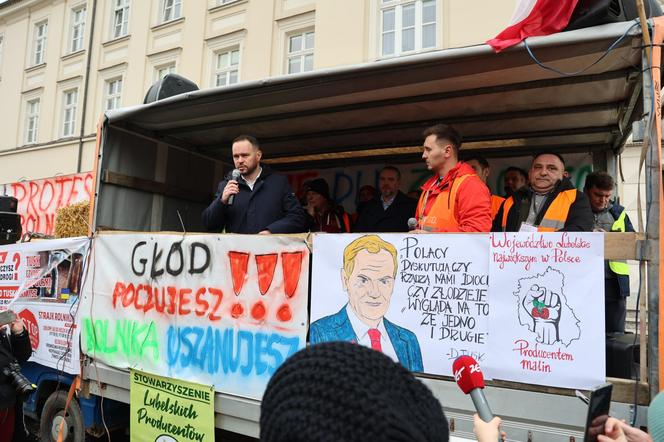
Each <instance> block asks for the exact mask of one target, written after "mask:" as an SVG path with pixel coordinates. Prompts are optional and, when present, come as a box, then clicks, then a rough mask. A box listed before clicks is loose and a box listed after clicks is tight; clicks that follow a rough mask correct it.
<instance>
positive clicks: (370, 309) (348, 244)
mask: <svg viewBox="0 0 664 442" xmlns="http://www.w3.org/2000/svg"><path fill="white" fill-rule="evenodd" d="M488 252H489V240H488V236H487V235H462V234H459V235H452V234H444V235H437V234H428V235H407V234H384V235H380V236H378V235H316V236H315V237H314V261H313V263H314V265H313V278H312V290H311V329H310V334H309V340H310V342H311V343H312V344H313V343H318V342H324V341H337V340H345V341H351V342H357V343H360V344H362V345H366V346H367V347H372V348H375V349H380V351H383V352H384V353H385V354H387V355H389V356H391V357H392V358H393V359H394V360H396V361H399V362H401V364H402V365H404V366H405V367H406V368H408V369H410V370H412V371H419V372H422V371H423V372H426V373H432V374H438V375H448V376H450V375H452V362H453V361H454V359H456V358H457V357H458V356H460V355H464V354H468V355H472V356H473V357H475V359H477V361H478V362H480V364H486V362H487V360H488V357H489V356H488V354H489V345H488V335H487V332H488V315H489V294H488V281H489V276H488V273H489V268H488V259H487V256H488ZM372 330H378V331H379V333H380V348H378V344H377V343H376V341H377V340H378V339H377V338H375V337H374V336H377V335H376V332H372ZM372 335H373V336H372Z"/></svg>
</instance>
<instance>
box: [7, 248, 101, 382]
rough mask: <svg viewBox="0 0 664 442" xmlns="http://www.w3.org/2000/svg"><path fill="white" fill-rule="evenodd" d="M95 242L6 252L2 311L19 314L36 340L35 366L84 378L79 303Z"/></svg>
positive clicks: (33, 340)
mask: <svg viewBox="0 0 664 442" xmlns="http://www.w3.org/2000/svg"><path fill="white" fill-rule="evenodd" d="M89 245H90V240H89V239H88V238H66V239H56V240H48V241H37V242H30V243H19V244H11V245H6V246H0V311H2V310H7V309H11V310H13V311H14V312H15V313H16V314H17V315H18V316H19V317H20V318H21V319H22V320H23V323H24V324H25V326H26V328H27V330H28V333H29V334H30V344H31V346H32V357H31V358H30V361H33V362H37V363H39V364H42V365H45V366H47V367H52V368H55V369H58V370H62V371H64V372H66V373H70V374H79V373H80V364H79V359H80V358H79V355H80V351H79V343H78V342H79V328H78V324H77V317H78V316H77V315H78V308H79V304H78V297H79V294H80V291H81V284H82V280H83V277H84V272H85V266H86V262H87V257H88V250H89Z"/></svg>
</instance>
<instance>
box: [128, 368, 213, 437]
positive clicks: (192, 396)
mask: <svg viewBox="0 0 664 442" xmlns="http://www.w3.org/2000/svg"><path fill="white" fill-rule="evenodd" d="M130 377H131V385H130V413H131V420H130V425H129V429H130V433H131V434H130V437H131V440H132V441H145V442H153V441H156V440H177V441H193V442H205V441H214V440H215V439H214V436H215V435H214V389H213V388H212V387H211V386H205V385H198V384H194V383H190V382H185V381H179V380H176V379H170V378H164V377H161V376H154V375H151V374H149V373H143V372H140V371H137V370H131V373H130ZM164 436H168V437H170V438H165V437H164Z"/></svg>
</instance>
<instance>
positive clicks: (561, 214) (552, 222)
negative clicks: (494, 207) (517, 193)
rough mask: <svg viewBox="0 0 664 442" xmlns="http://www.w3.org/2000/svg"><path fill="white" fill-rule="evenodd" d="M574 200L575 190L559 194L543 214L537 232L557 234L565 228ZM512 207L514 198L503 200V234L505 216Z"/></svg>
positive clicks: (505, 226) (505, 221) (505, 225)
mask: <svg viewBox="0 0 664 442" xmlns="http://www.w3.org/2000/svg"><path fill="white" fill-rule="evenodd" d="M575 200H576V189H570V190H564V191H562V192H560V193H559V194H558V195H557V196H556V198H555V199H554V200H553V201H552V202H551V205H549V207H548V209H547V210H546V212H545V213H544V217H543V218H542V221H541V222H540V223H539V226H537V230H538V231H539V232H557V231H558V230H562V228H563V227H565V222H566V221H567V216H568V215H569V209H570V207H571V206H572V204H573V203H574V201H575ZM513 205H514V197H509V198H507V199H506V200H505V203H504V205H503V219H502V223H501V226H502V228H503V232H504V231H505V229H506V228H507V215H509V213H510V209H511V208H512V206H513Z"/></svg>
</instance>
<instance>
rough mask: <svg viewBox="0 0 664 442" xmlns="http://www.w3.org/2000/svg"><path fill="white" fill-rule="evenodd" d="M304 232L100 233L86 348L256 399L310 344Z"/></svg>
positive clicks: (88, 297)
mask: <svg viewBox="0 0 664 442" xmlns="http://www.w3.org/2000/svg"><path fill="white" fill-rule="evenodd" d="M308 281H309V250H308V248H307V245H306V242H305V238H304V237H303V236H273V235H270V236H262V235H176V234H146V233H142V234H141V233H138V234H129V233H127V234H101V235H99V236H98V237H97V238H96V239H95V246H94V249H93V258H92V263H91V269H90V274H89V277H88V278H87V279H86V283H85V285H84V288H83V293H84V296H83V300H82V306H81V312H82V313H81V328H82V335H81V347H82V349H83V352H84V353H85V354H87V355H89V356H92V357H94V358H96V359H98V360H100V361H102V362H104V363H106V364H108V365H111V366H114V367H118V368H135V369H138V370H142V371H147V372H150V373H154V374H158V375H160V376H167V377H172V378H177V379H184V380H187V381H190V382H197V383H201V384H205V385H214V387H215V390H216V391H219V392H224V393H231V394H236V395H241V396H246V397H251V398H260V397H261V396H262V394H263V391H264V389H265V387H266V385H267V382H268V380H269V378H270V376H271V375H272V374H273V373H274V372H275V371H276V369H277V368H278V367H279V365H281V363H282V362H283V361H284V360H285V359H286V358H287V357H288V356H290V355H292V354H293V353H295V352H296V351H297V350H299V349H301V348H304V346H305V345H306V342H305V339H306V326H307V314H308V312H307V294H308V290H309V287H308Z"/></svg>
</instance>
